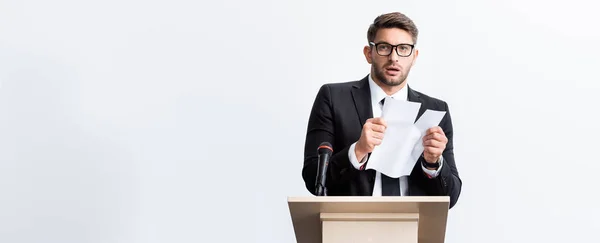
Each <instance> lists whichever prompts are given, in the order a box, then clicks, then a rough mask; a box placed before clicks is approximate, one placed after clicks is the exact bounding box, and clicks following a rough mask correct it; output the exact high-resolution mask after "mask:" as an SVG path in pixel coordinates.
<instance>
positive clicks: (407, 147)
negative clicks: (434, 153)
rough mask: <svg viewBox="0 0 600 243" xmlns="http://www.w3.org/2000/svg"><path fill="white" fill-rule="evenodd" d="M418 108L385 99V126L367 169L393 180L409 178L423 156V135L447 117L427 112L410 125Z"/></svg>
mask: <svg viewBox="0 0 600 243" xmlns="http://www.w3.org/2000/svg"><path fill="white" fill-rule="evenodd" d="M420 106H421V104H420V103H416V102H409V101H401V100H394V99H390V98H388V99H386V101H385V106H384V108H383V112H382V117H383V118H384V119H385V120H386V122H387V125H388V126H387V129H386V131H385V135H384V138H383V140H382V142H381V144H380V145H379V146H377V147H375V149H374V150H373V152H372V153H371V155H370V157H369V162H368V163H367V169H374V170H377V171H379V172H381V173H383V174H385V175H387V176H390V177H394V178H398V177H400V176H403V175H410V173H411V171H412V169H413V167H414V166H415V163H416V162H417V159H418V158H419V156H420V154H421V153H422V152H423V149H424V148H423V142H422V140H423V137H424V135H425V132H426V131H427V129H429V128H430V127H433V126H437V125H438V124H439V123H440V121H441V120H442V118H443V117H444V115H445V114H446V112H443V111H432V110H426V111H425V113H423V115H422V116H421V117H420V118H419V119H418V120H417V122H414V123H413V121H414V120H415V118H416V117H417V114H418V111H419V108H420Z"/></svg>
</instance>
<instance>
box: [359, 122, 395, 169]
mask: <svg viewBox="0 0 600 243" xmlns="http://www.w3.org/2000/svg"><path fill="white" fill-rule="evenodd" d="M386 128H387V124H386V123H385V120H384V119H383V118H381V117H377V118H371V119H368V120H367V122H365V125H364V126H363V129H362V132H361V133H360V138H359V139H358V142H357V143H356V146H355V147H354V153H355V154H356V159H358V161H362V160H363V159H364V158H365V156H367V154H369V153H371V152H373V149H374V148H375V146H377V145H379V144H381V140H382V139H383V134H384V132H385V129H386Z"/></svg>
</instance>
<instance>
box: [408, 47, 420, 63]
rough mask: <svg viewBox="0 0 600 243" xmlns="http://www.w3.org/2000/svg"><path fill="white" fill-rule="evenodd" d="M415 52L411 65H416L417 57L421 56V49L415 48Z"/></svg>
mask: <svg viewBox="0 0 600 243" xmlns="http://www.w3.org/2000/svg"><path fill="white" fill-rule="evenodd" d="M414 52H415V53H413V55H414V57H413V61H412V64H410V66H411V67H412V66H414V65H415V63H416V62H417V57H419V49H415V51H414Z"/></svg>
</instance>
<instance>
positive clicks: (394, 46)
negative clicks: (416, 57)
mask: <svg viewBox="0 0 600 243" xmlns="http://www.w3.org/2000/svg"><path fill="white" fill-rule="evenodd" d="M383 44H385V45H390V46H392V51H390V54H387V55H381V54H379V51H377V47H378V46H379V45H383ZM369 45H371V46H374V47H375V52H376V53H377V55H380V56H383V57H386V56H389V55H392V52H394V49H396V54H398V56H400V57H410V55H412V54H413V51H414V50H415V45H414V44H408V43H400V44H398V45H392V44H390V43H387V42H379V43H374V42H372V41H371V42H369ZM399 46H410V53H408V55H400V51H398V47H399Z"/></svg>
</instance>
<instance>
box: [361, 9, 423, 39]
mask: <svg viewBox="0 0 600 243" xmlns="http://www.w3.org/2000/svg"><path fill="white" fill-rule="evenodd" d="M387 28H399V29H402V30H405V31H406V32H408V33H409V34H410V35H411V36H412V39H413V42H414V43H412V44H417V37H418V36H419V29H417V26H416V25H415V23H414V22H413V21H412V20H411V19H410V18H409V17H407V16H406V15H404V14H402V13H399V12H393V13H387V14H382V15H379V16H377V18H375V20H374V21H373V23H372V24H371V25H370V26H369V30H368V31H367V40H368V41H369V42H372V41H374V40H375V36H376V35H377V31H379V30H380V29H387Z"/></svg>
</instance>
